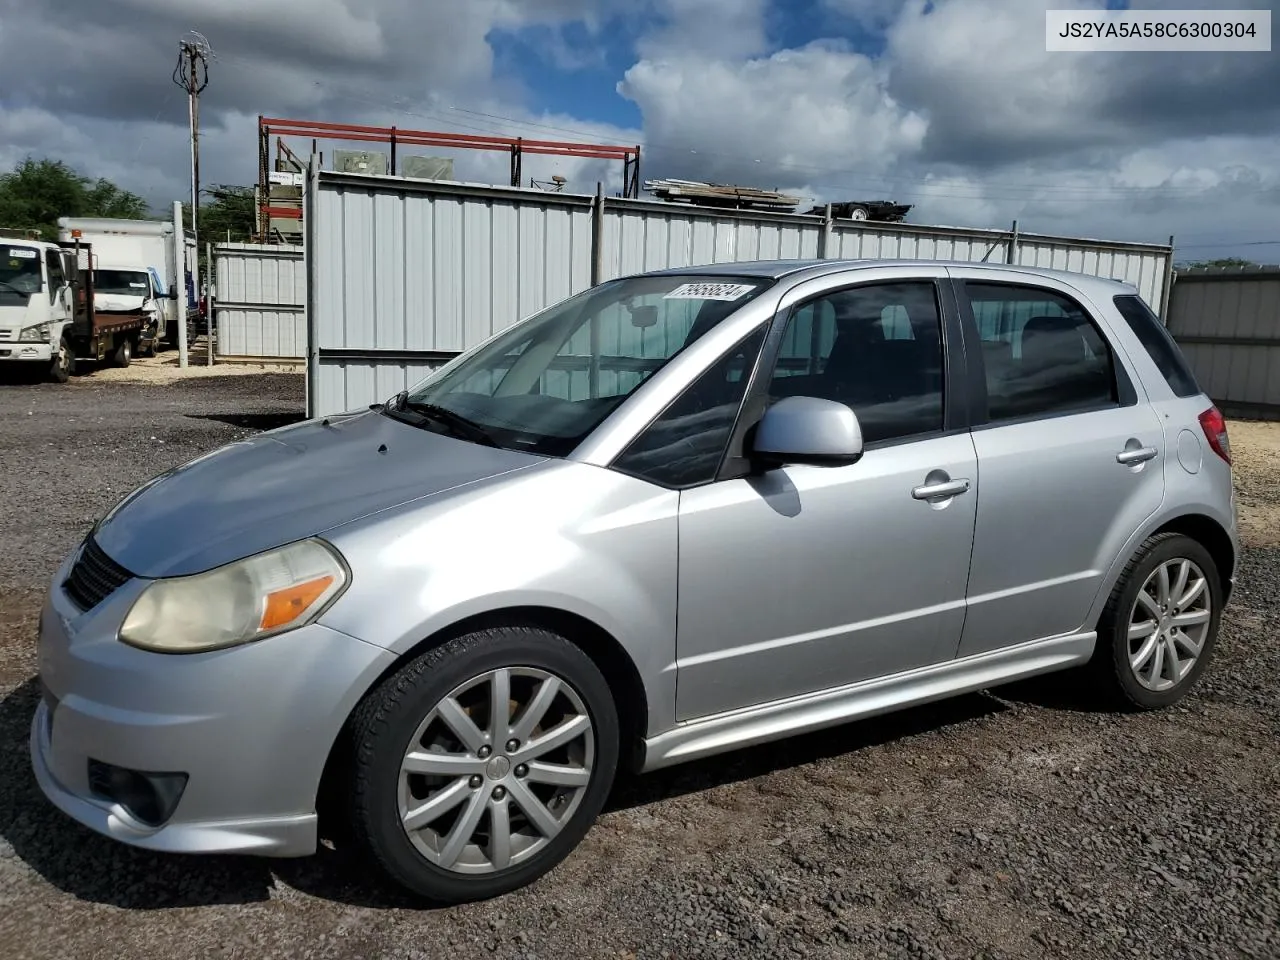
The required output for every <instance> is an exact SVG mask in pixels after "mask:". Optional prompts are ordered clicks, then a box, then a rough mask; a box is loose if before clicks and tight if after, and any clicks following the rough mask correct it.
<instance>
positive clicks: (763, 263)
mask: <svg viewBox="0 0 1280 960" xmlns="http://www.w3.org/2000/svg"><path fill="white" fill-rule="evenodd" d="M922 264H929V265H931V266H943V267H956V268H963V269H965V270H977V271H990V272H993V273H994V272H997V271H999V272H1002V273H1009V272H1012V273H1023V274H1026V275H1027V277H1029V278H1030V277H1047V278H1053V279H1057V280H1061V281H1062V282H1064V283H1069V284H1073V285H1076V286H1081V285H1095V286H1096V285H1101V286H1105V287H1107V288H1110V289H1112V290H1113V291H1115V292H1119V291H1121V290H1124V291H1130V290H1133V289H1135V288H1134V286H1133V284H1131V283H1129V282H1128V281H1125V280H1113V279H1109V278H1107V277H1098V276H1094V275H1093V274H1087V273H1073V272H1071V271H1068V270H1049V269H1046V268H1044V267H1026V266H1017V265H1014V264H1006V263H976V262H974V261H972V260H909V259H886V260H873V259H866V260H821V259H806V260H741V261H737V262H732V263H708V264H702V265H698V266H688V267H670V268H667V269H664V270H650V271H646V272H644V273H640V274H634V276H645V277H662V276H688V275H691V274H696V275H698V276H708V277H720V276H725V277H730V276H731V277H760V278H762V279H768V280H781V279H782V278H784V277H786V278H789V279H793V280H800V279H808V278H809V277H820V276H823V275H825V274H830V273H839V272H842V271H846V270H850V269H858V268H863V269H871V268H876V267H913V266H920V265H922Z"/></svg>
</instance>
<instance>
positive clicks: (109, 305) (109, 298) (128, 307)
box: [93, 293, 147, 313]
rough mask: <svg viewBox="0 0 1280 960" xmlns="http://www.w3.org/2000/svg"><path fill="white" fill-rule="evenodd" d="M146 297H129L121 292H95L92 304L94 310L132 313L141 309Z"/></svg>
mask: <svg viewBox="0 0 1280 960" xmlns="http://www.w3.org/2000/svg"><path fill="white" fill-rule="evenodd" d="M146 299H147V298H146V297H131V296H129V295H127V294H123V293H95V294H94V295H93V306H94V309H95V310H105V311H109V312H112V313H134V312H136V311H138V310H141V309H142V305H143V303H145V302H146Z"/></svg>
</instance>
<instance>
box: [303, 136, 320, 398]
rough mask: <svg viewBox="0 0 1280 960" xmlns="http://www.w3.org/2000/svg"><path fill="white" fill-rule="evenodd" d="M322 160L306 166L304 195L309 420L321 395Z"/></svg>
mask: <svg viewBox="0 0 1280 960" xmlns="http://www.w3.org/2000/svg"><path fill="white" fill-rule="evenodd" d="M320 163H321V162H320V160H319V159H318V158H317V157H316V155H315V154H314V153H312V154H311V158H310V160H309V161H308V163H307V188H306V189H305V190H304V191H303V192H302V269H303V273H304V274H305V275H306V278H307V301H306V307H305V310H306V321H307V363H306V372H305V383H306V395H307V417H308V418H311V417H315V416H318V414H317V413H316V411H317V409H318V408H319V396H320V383H319V380H320V343H319V340H320V335H319V332H318V331H317V328H316V303H317V301H318V300H319V292H318V289H317V287H318V284H317V279H318V278H317V275H316V236H317V235H318V233H319V231H318V230H317V229H316V207H318V206H319V197H320Z"/></svg>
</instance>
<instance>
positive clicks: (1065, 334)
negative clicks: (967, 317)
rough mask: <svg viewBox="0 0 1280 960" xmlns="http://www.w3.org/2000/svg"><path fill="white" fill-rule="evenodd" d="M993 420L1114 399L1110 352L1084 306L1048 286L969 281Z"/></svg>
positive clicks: (1085, 406)
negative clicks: (1044, 287) (1047, 287)
mask: <svg viewBox="0 0 1280 960" xmlns="http://www.w3.org/2000/svg"><path fill="white" fill-rule="evenodd" d="M965 290H966V291H967V293H968V295H969V301H970V304H971V305H972V307H973V315H974V319H975V321H977V324H978V333H979V338H980V340H981V343H982V354H983V363H984V366H985V368H986V379H987V415H988V417H989V419H991V420H1010V419H1017V418H1022V417H1036V416H1048V415H1051V414H1056V413H1062V412H1065V411H1070V410H1082V409H1089V408H1093V407H1097V406H1106V405H1115V404H1117V403H1118V399H1117V393H1116V378H1115V359H1114V357H1113V356H1112V354H1111V348H1110V346H1109V345H1108V344H1107V341H1106V339H1105V338H1104V337H1103V336H1102V333H1101V332H1100V331H1099V330H1098V328H1097V326H1095V325H1094V323H1093V321H1092V320H1091V319H1090V318H1089V315H1088V314H1087V313H1085V311H1084V309H1083V308H1082V307H1081V306H1080V305H1079V304H1077V303H1076V302H1075V301H1073V300H1071V299H1070V298H1069V297H1065V296H1062V295H1061V294H1058V293H1055V292H1053V291H1052V290H1045V289H1042V288H1039V287H1023V286H1015V285H1007V284H983V283H966V284H965Z"/></svg>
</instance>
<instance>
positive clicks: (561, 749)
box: [350, 627, 618, 903]
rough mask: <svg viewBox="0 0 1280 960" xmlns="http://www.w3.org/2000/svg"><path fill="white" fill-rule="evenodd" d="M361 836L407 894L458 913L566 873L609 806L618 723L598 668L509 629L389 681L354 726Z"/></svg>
mask: <svg viewBox="0 0 1280 960" xmlns="http://www.w3.org/2000/svg"><path fill="white" fill-rule="evenodd" d="M350 737H351V747H352V748H353V749H352V756H353V758H354V759H353V762H354V771H353V772H354V776H353V778H352V793H351V798H350V817H351V826H352V828H353V831H352V832H353V836H354V837H355V839H356V840H357V841H358V842H359V843H360V844H361V845H362V846H364V847H365V848H366V849H367V850H368V851H369V852H370V853H371V854H372V855H373V858H374V860H375V861H376V862H377V863H378V864H380V865H381V866H382V868H383V869H384V870H385V871H386V872H387V873H388V874H389V875H390V876H391V877H392V878H393V879H395V880H396V881H398V882H399V883H400V884H402V885H404V886H405V887H408V888H409V889H411V890H413V891H415V892H417V893H419V894H421V895H423V896H425V897H427V898H429V899H431V900H434V901H438V902H444V903H460V902H465V901H470V900H480V899H485V898H488V897H493V896H497V895H498V894H502V893H506V892H508V891H510V890H514V889H516V888H517V887H521V886H524V885H525V884H528V883H530V882H532V881H533V880H535V879H537V878H538V877H540V876H542V875H543V874H545V873H546V872H548V871H549V870H551V869H552V868H553V867H555V866H556V864H558V863H559V862H560V861H561V860H563V859H564V858H565V857H566V856H567V855H568V854H569V853H570V851H572V850H573V848H574V847H575V846H577V844H578V842H579V841H580V840H581V839H582V837H583V836H584V835H585V834H586V832H587V830H588V828H589V827H590V826H591V823H592V822H593V821H594V820H595V818H596V816H597V815H598V814H599V812H600V808H601V807H602V806H603V804H604V801H605V798H606V796H607V795H608V792H609V788H610V786H611V784H612V782H613V776H614V771H615V768H616V766H617V760H618V717H617V709H616V707H615V705H614V702H613V698H612V696H611V694H610V691H609V687H608V684H607V683H606V681H605V679H604V677H603V676H602V675H601V674H600V671H599V670H598V669H597V668H596V666H595V664H594V663H593V662H592V661H591V659H590V658H589V657H587V656H586V654H584V653H583V652H582V651H581V650H579V649H578V648H577V647H575V646H574V645H573V644H571V643H570V642H569V641H567V640H565V639H564V638H563V637H560V636H557V635H556V634H553V633H549V632H547V631H545V630H539V629H534V628H524V627H509V628H499V629H490V630H483V631H479V632H476V633H472V634H468V635H465V636H462V637H459V638H457V639H454V640H451V641H449V642H448V643H445V644H443V645H442V646H440V647H437V648H435V649H433V650H431V651H429V652H427V653H425V654H423V655H422V656H420V657H418V658H417V659H416V660H414V661H413V662H411V663H410V664H408V665H407V666H406V667H405V668H404V669H402V670H401V671H400V672H398V673H396V674H394V675H393V676H392V677H390V678H389V679H388V680H386V681H385V682H384V683H383V684H382V686H381V687H379V688H378V689H377V690H375V691H374V692H373V693H372V694H371V695H370V696H369V697H368V698H367V699H366V701H365V702H364V703H363V704H362V705H361V707H360V708H359V709H358V710H357V711H356V714H355V715H354V716H353V718H352V722H351V724H350Z"/></svg>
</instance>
